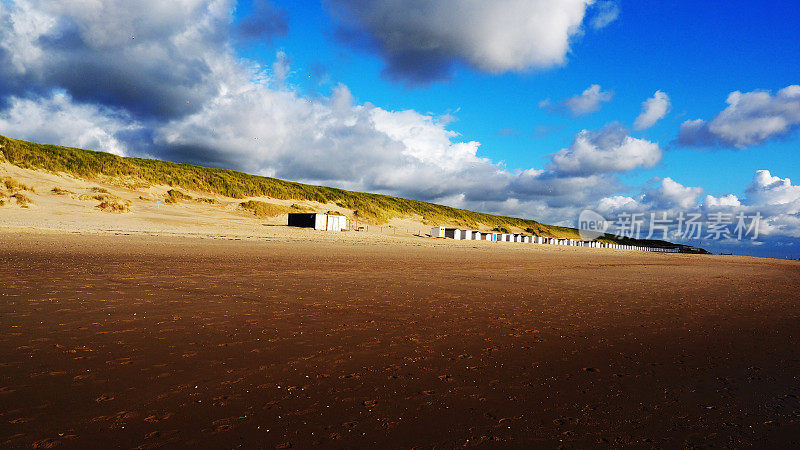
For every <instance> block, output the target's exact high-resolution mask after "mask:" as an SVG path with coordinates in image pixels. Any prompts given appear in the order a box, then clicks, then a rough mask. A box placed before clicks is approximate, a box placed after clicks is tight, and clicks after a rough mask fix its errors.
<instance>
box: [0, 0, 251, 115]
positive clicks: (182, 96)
mask: <svg viewBox="0 0 800 450" xmlns="http://www.w3.org/2000/svg"><path fill="white" fill-rule="evenodd" d="M230 9H231V5H230V3H229V2H228V1H225V0H179V1H170V2H164V1H160V0H143V1H138V2H129V1H127V0H109V1H104V2H96V3H94V4H92V6H91V7H87V5H86V2H85V1H82V0H63V1H58V2H51V1H46V0H16V1H13V2H10V3H9V2H3V3H2V4H0V23H3V24H4V25H6V26H2V27H0V42H1V43H2V44H0V78H2V79H3V81H4V82H3V84H2V85H1V86H0V95H2V94H3V93H6V94H8V93H15V92H16V93H18V92H35V93H38V94H40V95H49V92H50V91H51V90H52V89H63V90H65V91H67V92H69V94H70V95H71V96H72V97H73V98H74V99H75V100H76V101H78V102H84V103H98V104H102V105H105V106H108V107H113V108H125V109H127V110H129V111H132V112H133V113H135V114H137V115H139V116H140V117H145V116H155V117H159V118H162V119H163V118H170V117H175V116H179V115H183V114H187V113H191V112H193V111H195V110H196V109H197V108H198V107H199V106H200V105H202V104H203V102H205V101H206V100H208V99H210V98H213V97H214V96H216V95H217V94H218V93H219V89H220V88H221V85H222V84H223V83H224V79H225V77H226V74H225V72H226V70H225V68H226V67H228V68H229V69H228V70H236V69H235V67H236V66H237V65H238V63H237V61H236V58H235V57H234V55H233V54H232V53H231V52H229V51H226V49H225V47H226V46H227V45H228V42H229V37H230V34H231V33H232V31H231V30H232V28H231V23H230V21H231V16H230ZM3 91H5V92H3Z"/></svg>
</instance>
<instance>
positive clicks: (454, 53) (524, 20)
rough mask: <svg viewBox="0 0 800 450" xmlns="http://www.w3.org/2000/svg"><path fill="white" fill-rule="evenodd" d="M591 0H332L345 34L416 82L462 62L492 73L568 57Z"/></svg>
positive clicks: (393, 72)
mask: <svg viewBox="0 0 800 450" xmlns="http://www.w3.org/2000/svg"><path fill="white" fill-rule="evenodd" d="M591 3H593V2H592V1H591V0H555V1H545V0H534V1H530V0H497V1H492V2H487V1H480V0H418V1H414V2H411V3H409V2H407V1H404V0H366V1H364V0H328V4H329V6H330V9H331V11H332V13H333V15H334V17H336V18H337V19H338V21H339V22H340V23H341V25H342V29H341V30H340V35H341V36H342V37H343V38H344V39H345V40H346V41H347V42H350V43H351V44H354V45H359V46H362V47H366V48H368V49H371V50H373V51H375V52H377V53H378V54H379V55H380V56H381V57H382V58H383V60H384V61H385V63H386V71H385V73H386V74H387V75H388V76H390V77H391V78H394V79H399V80H404V81H406V82H409V83H412V84H420V83H428V82H431V81H435V80H439V79H443V78H447V77H448V76H449V74H450V72H451V70H452V68H453V66H454V65H456V64H466V65H469V66H471V67H473V68H475V69H477V70H480V71H484V72H490V73H503V72H509V71H526V70H530V69H537V68H547V67H552V66H555V65H559V64H562V63H564V61H565V59H566V54H567V52H568V51H569V47H570V39H571V38H572V37H573V36H575V35H576V34H577V33H579V30H580V25H581V23H582V22H583V19H584V16H585V14H586V9H587V6H588V5H590V4H591ZM601 16H603V17H605V16H604V15H603V14H601V13H599V14H598V16H597V17H598V18H599V17H601ZM603 20H605V19H603Z"/></svg>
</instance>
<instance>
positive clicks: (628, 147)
mask: <svg viewBox="0 0 800 450" xmlns="http://www.w3.org/2000/svg"><path fill="white" fill-rule="evenodd" d="M660 160H661V149H660V148H659V147H658V144H656V143H654V142H650V141H646V140H644V139H637V138H633V137H631V136H629V135H628V133H627V131H626V130H625V129H623V128H622V127H620V126H619V125H617V124H611V125H609V126H606V127H604V128H602V129H601V130H598V131H588V130H583V131H581V132H580V133H578V135H577V136H576V137H575V139H574V140H573V141H572V144H571V145H570V146H569V148H565V149H561V150H560V151H558V152H557V153H555V154H554V155H553V157H552V161H551V163H550V165H549V168H550V169H552V170H554V171H556V172H559V173H562V174H572V175H587V174H596V173H614V172H626V171H629V170H633V169H635V168H637V167H653V166H654V165H656V164H657V163H658V162H659V161H660Z"/></svg>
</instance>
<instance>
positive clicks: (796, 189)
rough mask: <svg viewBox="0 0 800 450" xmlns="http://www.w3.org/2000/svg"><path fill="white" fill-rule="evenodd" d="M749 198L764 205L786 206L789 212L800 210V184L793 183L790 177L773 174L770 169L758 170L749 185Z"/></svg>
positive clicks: (794, 212)
mask: <svg viewBox="0 0 800 450" xmlns="http://www.w3.org/2000/svg"><path fill="white" fill-rule="evenodd" d="M746 192H747V197H748V199H749V200H750V201H751V202H753V203H755V204H759V205H764V206H776V205H778V206H780V205H783V206H786V207H787V212H789V213H792V214H796V213H797V212H798V210H800V186H794V185H792V181H791V180H790V179H788V178H780V177H776V176H772V174H771V173H770V172H769V170H758V171H756V174H755V175H754V176H753V182H752V183H750V185H749V186H748V187H747V191H746Z"/></svg>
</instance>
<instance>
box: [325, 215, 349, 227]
mask: <svg viewBox="0 0 800 450" xmlns="http://www.w3.org/2000/svg"><path fill="white" fill-rule="evenodd" d="M327 216H328V217H327V218H326V219H327V224H326V230H328V231H344V230H346V229H347V217H345V216H337V215H333V214H328V215H327Z"/></svg>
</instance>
